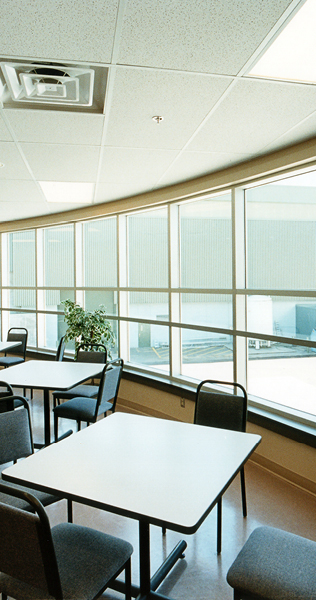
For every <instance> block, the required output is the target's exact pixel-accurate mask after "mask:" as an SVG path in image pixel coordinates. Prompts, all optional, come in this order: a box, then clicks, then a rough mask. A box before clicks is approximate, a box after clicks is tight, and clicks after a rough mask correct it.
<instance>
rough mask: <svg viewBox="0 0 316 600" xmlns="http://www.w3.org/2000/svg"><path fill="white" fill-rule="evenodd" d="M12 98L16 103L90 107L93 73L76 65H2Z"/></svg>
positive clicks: (91, 70)
mask: <svg viewBox="0 0 316 600" xmlns="http://www.w3.org/2000/svg"><path fill="white" fill-rule="evenodd" d="M0 64H1V69H2V72H3V75H4V78H5V82H6V84H7V88H8V91H9V93H10V96H11V99H12V100H13V101H14V102H19V103H32V104H40V105H47V104H49V105H51V104H55V105H59V106H63V105H67V106H74V107H75V106H77V107H89V106H90V107H91V106H92V103H93V86H94V70H93V69H90V68H79V67H76V66H65V65H58V64H57V65H55V64H51V63H48V64H47V63H46V64H43V63H42V64H27V63H22V62H21V63H12V62H1V63H0Z"/></svg>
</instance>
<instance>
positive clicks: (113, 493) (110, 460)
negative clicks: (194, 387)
mask: <svg viewBox="0 0 316 600" xmlns="http://www.w3.org/2000/svg"><path fill="white" fill-rule="evenodd" d="M260 441H261V437H260V436H259V435H257V434H252V433H243V432H236V431H230V430H225V429H217V428H213V427H205V426H201V425H195V424H191V423H184V422H178V421H172V420H166V419H159V418H155V417H149V416H143V415H135V414H129V413H123V412H116V413H114V414H112V415H110V416H107V417H106V418H104V419H101V420H99V421H97V423H95V424H93V425H91V426H90V427H87V428H84V429H82V430H81V431H79V432H78V433H76V434H74V435H72V436H70V437H68V438H67V439H64V440H62V441H61V442H59V443H58V444H52V445H50V446H48V447H46V448H44V449H43V450H41V451H40V452H37V453H36V454H34V455H32V456H30V457H28V458H26V459H24V460H23V461H20V462H19V463H17V464H16V465H13V466H11V467H9V468H7V469H6V470H4V471H3V478H4V479H5V480H7V481H11V482H13V483H18V484H22V485H27V486H28V487H31V488H33V489H36V490H45V491H47V492H49V493H53V494H56V495H59V496H60V497H63V498H69V499H71V500H72V501H76V502H79V503H83V504H86V505H89V506H93V507H95V508H99V509H102V510H105V511H109V512H112V513H115V514H118V515H122V516H124V517H129V518H131V519H136V520H137V521H138V527H139V585H135V584H133V586H132V594H133V596H134V597H136V598H138V600H153V599H166V598H167V597H166V596H163V595H162V594H160V593H159V591H158V587H159V585H160V584H161V583H162V581H163V580H164V578H165V577H166V576H167V574H168V573H169V571H170V570H171V568H172V567H173V566H174V565H175V563H176V562H177V560H178V559H179V558H181V557H183V556H184V551H185V548H186V546H187V542H186V541H185V540H180V541H179V542H178V544H177V545H176V547H175V548H174V550H173V551H172V552H171V553H170V555H169V556H168V557H167V558H166V560H165V561H164V562H163V564H162V565H161V567H160V568H159V569H158V570H157V571H156V573H155V574H154V575H153V576H152V575H151V569H150V526H151V525H157V526H159V527H161V528H166V529H170V530H173V531H176V532H180V533H181V534H185V535H191V534H194V533H195V532H196V531H197V530H198V528H199V527H200V525H201V524H202V523H203V521H204V520H205V519H206V517H207V515H208V514H209V513H210V511H211V510H212V508H213V507H214V506H215V505H216V504H217V502H218V500H219V499H220V498H221V496H222V495H223V494H224V492H225V490H226V489H227V488H228V486H229V485H230V483H231V482H232V480H233V479H234V478H235V477H236V475H237V474H238V473H239V471H240V469H241V467H242V466H243V465H244V464H245V463H246V461H247V460H248V459H249V457H250V456H251V455H252V453H253V452H254V451H255V449H256V448H257V446H258V444H259V443H260ZM113 587H114V588H115V589H118V590H119V591H124V583H123V582H122V581H119V582H116V583H113Z"/></svg>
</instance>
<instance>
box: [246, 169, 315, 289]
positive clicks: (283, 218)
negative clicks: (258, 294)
mask: <svg viewBox="0 0 316 600" xmlns="http://www.w3.org/2000/svg"><path fill="white" fill-rule="evenodd" d="M246 199H247V247H248V287H249V288H252V289H281V290H314V289H315V288H316V177H315V176H314V177H312V176H311V175H310V174H309V175H308V176H307V175H300V176H297V177H291V178H288V179H284V180H282V181H280V182H276V183H271V184H269V185H263V186H260V187H257V188H253V189H250V190H248V191H247V193H246Z"/></svg>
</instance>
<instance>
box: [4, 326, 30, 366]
mask: <svg viewBox="0 0 316 600" xmlns="http://www.w3.org/2000/svg"><path fill="white" fill-rule="evenodd" d="M27 335H28V331H27V329H25V327H11V329H9V331H8V335H7V341H8V342H21V344H20V345H19V346H16V347H15V348H12V350H7V351H6V352H5V355H4V356H1V357H0V367H4V368H7V367H12V366H13V365H18V364H20V363H22V362H24V361H25V355H26V345H27Z"/></svg>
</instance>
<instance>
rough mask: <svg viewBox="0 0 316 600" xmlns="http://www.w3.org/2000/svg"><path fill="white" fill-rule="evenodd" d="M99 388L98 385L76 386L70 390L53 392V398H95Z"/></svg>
mask: <svg viewBox="0 0 316 600" xmlns="http://www.w3.org/2000/svg"><path fill="white" fill-rule="evenodd" d="M98 391H99V386H98V385H85V384H81V385H76V386H75V387H73V388H71V390H67V391H63V390H55V392H53V398H62V399H63V400H68V399H71V398H76V397H77V396H85V397H87V398H96V397H97V395H98Z"/></svg>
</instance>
